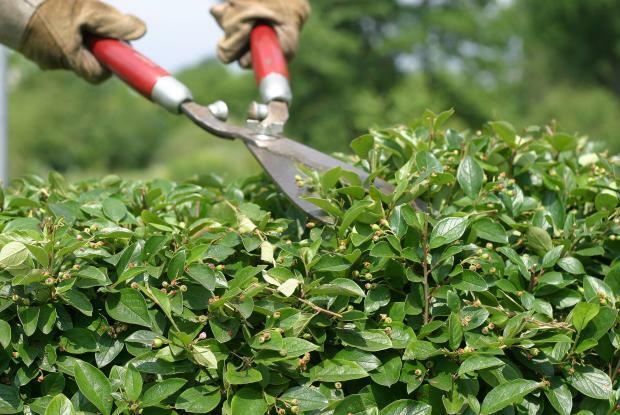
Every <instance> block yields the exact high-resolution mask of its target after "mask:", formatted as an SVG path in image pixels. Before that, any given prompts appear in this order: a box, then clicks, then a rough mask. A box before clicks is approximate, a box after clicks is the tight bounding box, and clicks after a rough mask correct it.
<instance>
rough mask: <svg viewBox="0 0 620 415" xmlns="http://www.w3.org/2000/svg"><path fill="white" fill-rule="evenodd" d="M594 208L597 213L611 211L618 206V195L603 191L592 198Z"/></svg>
mask: <svg viewBox="0 0 620 415" xmlns="http://www.w3.org/2000/svg"><path fill="white" fill-rule="evenodd" d="M594 206H595V207H596V210H598V211H611V210H613V209H615V208H616V206H618V195H617V193H616V192H615V191H613V190H608V189H603V190H602V191H601V192H599V193H598V194H597V195H596V197H595V198H594Z"/></svg>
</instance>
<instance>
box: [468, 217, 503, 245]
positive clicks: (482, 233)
mask: <svg viewBox="0 0 620 415" xmlns="http://www.w3.org/2000/svg"><path fill="white" fill-rule="evenodd" d="M472 229H473V230H474V231H475V232H476V235H478V237H480V238H482V239H484V240H486V241H491V242H496V243H500V244H507V243H508V235H507V234H506V230H505V229H504V227H503V226H502V225H500V224H499V223H497V222H495V221H493V220H491V219H489V218H482V219H480V220H478V221H476V222H475V223H474V224H473V226H472Z"/></svg>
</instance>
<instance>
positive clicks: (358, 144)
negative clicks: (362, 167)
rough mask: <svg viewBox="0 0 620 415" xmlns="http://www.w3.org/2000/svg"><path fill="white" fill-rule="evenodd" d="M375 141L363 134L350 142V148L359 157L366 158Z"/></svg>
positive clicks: (370, 136) (368, 135)
mask: <svg viewBox="0 0 620 415" xmlns="http://www.w3.org/2000/svg"><path fill="white" fill-rule="evenodd" d="M374 144H375V139H374V138H373V136H372V135H370V134H365V135H362V136H360V137H357V138H356V139H354V140H353V141H351V148H352V149H353V151H354V152H355V154H357V155H358V156H359V157H361V158H363V159H365V158H368V152H369V151H370V150H372V147H373V146H374Z"/></svg>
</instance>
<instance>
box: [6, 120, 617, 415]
mask: <svg viewBox="0 0 620 415" xmlns="http://www.w3.org/2000/svg"><path fill="white" fill-rule="evenodd" d="M450 115H451V112H445V113H442V114H439V115H435V114H433V113H430V112H427V113H426V114H425V115H424V117H423V119H422V120H421V121H419V122H418V123H416V124H415V125H413V126H407V127H405V126H403V127H397V128H393V129H386V130H376V131H372V132H371V133H370V134H368V135H365V136H362V137H360V138H358V139H356V140H354V141H353V143H352V148H353V150H354V152H355V156H352V157H351V161H352V162H355V163H357V164H359V165H360V166H362V167H364V168H366V169H368V170H369V171H371V172H373V173H375V174H376V175H377V176H381V177H384V178H387V179H389V180H391V181H393V183H394V184H395V185H396V191H395V193H394V194H393V195H383V194H381V193H380V192H378V191H377V190H376V189H374V188H372V187H371V188H370V189H369V190H367V188H366V187H365V186H364V183H360V182H359V179H357V178H356V177H355V176H353V177H352V176H351V175H350V174H347V173H346V172H344V171H342V170H340V169H335V170H332V171H329V172H327V173H326V174H324V175H317V174H316V173H314V172H303V173H300V176H299V177H298V178H297V179H298V183H299V186H300V187H304V188H306V189H308V190H310V191H311V192H312V193H313V196H312V197H310V198H309V200H311V201H312V202H313V203H315V204H316V205H318V206H320V207H321V208H323V209H324V210H325V211H327V212H329V213H330V214H331V215H333V216H334V218H335V219H336V225H335V226H321V225H319V224H314V223H305V221H304V220H303V219H302V218H300V217H299V214H298V213H297V212H295V211H294V210H293V208H292V207H291V206H290V205H289V204H288V202H287V201H285V200H283V199H282V198H281V197H280V196H279V195H278V194H277V192H275V190H274V188H273V186H272V185H271V184H270V183H268V182H267V181H266V180H265V179H264V178H254V179H248V180H246V181H244V182H239V183H235V184H232V185H223V184H222V183H221V182H220V181H218V180H217V179H215V178H212V177H202V178H199V179H196V180H193V181H188V182H186V183H170V182H166V181H160V180H157V181H153V182H135V181H133V182H132V181H122V180H120V179H119V178H116V177H107V178H105V179H103V180H101V181H98V182H94V181H88V182H83V183H78V184H74V185H70V184H67V183H66V182H65V181H64V180H63V179H62V177H60V176H59V175H57V174H51V175H50V177H49V180H48V181H46V182H45V181H42V180H41V179H38V178H26V179H23V180H19V181H17V182H15V184H14V185H13V187H12V188H10V189H9V190H7V191H6V194H4V195H3V197H2V201H1V203H0V206H2V212H1V214H0V223H1V226H2V234H0V247H1V249H0V267H1V270H2V272H1V274H0V414H12V413H22V412H24V413H35V414H41V415H43V414H46V415H49V414H51V415H57V414H63V415H64V414H71V413H74V412H81V413H102V414H105V415H110V414H113V413H114V414H139V413H141V414H145V415H148V414H169V413H214V414H228V415H262V414H278V415H284V414H298V413H299V414H301V413H303V414H312V415H319V414H321V415H323V414H324V415H328V414H329V415H362V414H364V415H414V414H416V415H418V414H493V413H503V414H556V413H559V414H562V415H568V414H571V413H579V414H583V415H587V414H597V415H598V414H612V413H617V411H618V406H617V405H618V401H619V399H620V388H619V380H618V379H619V378H620V374H619V370H620V325H619V324H618V303H619V302H620V298H619V297H620V262H619V261H617V260H616V258H618V257H619V255H620V241H618V238H617V234H619V233H620V216H619V210H618V208H617V205H618V188H619V182H618V180H617V178H616V174H617V172H618V167H619V164H618V160H617V159H612V158H609V157H607V156H606V155H604V154H600V153H596V152H594V151H593V148H594V147H593V146H592V145H591V144H589V143H588V142H587V141H586V140H585V139H582V138H576V137H573V136H570V135H566V134H562V133H559V132H556V131H554V130H553V128H552V127H545V128H538V127H531V128H528V129H527V130H524V131H522V132H520V133H519V134H517V132H515V130H514V128H513V127H512V126H510V125H509V124H507V123H504V122H493V123H489V124H488V125H487V126H486V127H485V129H484V131H481V132H476V133H474V134H471V133H468V132H457V131H454V130H444V129H443V127H442V125H443V123H444V122H445V121H446V120H447V119H448V117H449V116H450ZM414 198H420V199H422V200H425V201H427V202H428V204H429V210H428V212H416V211H415V210H414V209H413V208H412V206H411V204H410V202H411V201H412V200H413V199H414Z"/></svg>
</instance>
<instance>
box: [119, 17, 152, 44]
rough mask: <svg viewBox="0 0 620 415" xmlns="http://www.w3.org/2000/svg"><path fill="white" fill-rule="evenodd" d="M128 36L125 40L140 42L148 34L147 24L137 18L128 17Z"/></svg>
mask: <svg viewBox="0 0 620 415" xmlns="http://www.w3.org/2000/svg"><path fill="white" fill-rule="evenodd" d="M127 28H128V31H127V34H126V35H125V36H124V40H138V39H140V38H141V37H143V36H144V35H145V34H146V31H147V28H146V23H144V21H143V20H142V19H140V18H138V17H136V16H133V15H127Z"/></svg>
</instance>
